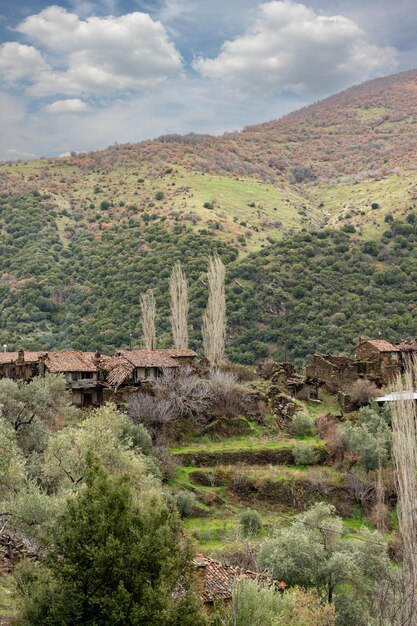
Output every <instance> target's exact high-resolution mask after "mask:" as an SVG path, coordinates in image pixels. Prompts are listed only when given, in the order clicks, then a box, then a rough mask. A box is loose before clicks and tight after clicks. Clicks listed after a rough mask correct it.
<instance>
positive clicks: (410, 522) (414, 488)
mask: <svg viewBox="0 0 417 626" xmlns="http://www.w3.org/2000/svg"><path fill="white" fill-rule="evenodd" d="M416 374H417V361H416V360H415V359H413V360H411V359H410V361H409V362H408V364H407V366H406V369H405V373H404V375H403V376H398V377H397V378H396V380H395V383H394V392H396V393H397V399H396V400H395V402H393V403H392V440H393V457H394V466H395V470H396V481H397V492H398V521H399V527H400V532H401V537H402V541H403V547H404V552H403V553H404V566H405V569H406V573H407V579H408V585H409V594H408V596H407V600H408V614H409V620H408V621H406V622H405V623H406V624H410V625H412V626H415V625H416V624H417V602H416V593H415V589H416V584H417V424H416V419H417V410H416V403H415V401H414V400H413V399H412V394H411V393H410V392H412V391H413V390H414V385H415V380H416Z"/></svg>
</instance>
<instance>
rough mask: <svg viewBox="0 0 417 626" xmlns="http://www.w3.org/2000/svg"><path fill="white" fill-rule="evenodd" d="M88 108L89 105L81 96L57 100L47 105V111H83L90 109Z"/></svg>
mask: <svg viewBox="0 0 417 626" xmlns="http://www.w3.org/2000/svg"><path fill="white" fill-rule="evenodd" d="M88 109H89V107H88V105H87V104H86V103H85V102H83V100H80V99H79V98H72V99H70V100H57V101H56V102H52V103H51V104H48V105H47V106H46V107H45V111H48V112H49V113H82V112H84V111H88Z"/></svg>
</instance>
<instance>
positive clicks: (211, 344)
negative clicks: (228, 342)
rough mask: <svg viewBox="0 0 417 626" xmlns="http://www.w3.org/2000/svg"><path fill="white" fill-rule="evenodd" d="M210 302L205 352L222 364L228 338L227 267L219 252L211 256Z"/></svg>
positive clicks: (217, 363)
mask: <svg viewBox="0 0 417 626" xmlns="http://www.w3.org/2000/svg"><path fill="white" fill-rule="evenodd" d="M207 278H208V290H209V295H208V302H207V307H206V310H205V313H204V316H203V329H202V333H203V346H204V354H205V356H206V358H207V359H208V360H209V361H210V363H211V364H212V365H214V366H218V365H220V364H221V361H222V359H223V355H224V349H225V338H226V299H225V294H224V279H225V267H224V265H223V263H222V260H221V258H220V257H219V255H218V254H214V255H213V256H211V257H210V258H209V264H208V272H207Z"/></svg>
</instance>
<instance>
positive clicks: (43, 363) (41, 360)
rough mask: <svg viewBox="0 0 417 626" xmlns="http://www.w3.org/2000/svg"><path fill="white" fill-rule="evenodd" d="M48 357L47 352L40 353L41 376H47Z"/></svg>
mask: <svg viewBox="0 0 417 626" xmlns="http://www.w3.org/2000/svg"><path fill="white" fill-rule="evenodd" d="M47 357H48V353H47V352H45V353H44V354H40V355H39V376H45V372H46V367H45V361H46V359H47Z"/></svg>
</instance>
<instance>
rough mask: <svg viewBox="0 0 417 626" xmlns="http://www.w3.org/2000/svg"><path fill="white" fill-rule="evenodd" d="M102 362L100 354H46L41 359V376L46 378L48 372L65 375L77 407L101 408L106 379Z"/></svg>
mask: <svg viewBox="0 0 417 626" xmlns="http://www.w3.org/2000/svg"><path fill="white" fill-rule="evenodd" d="M100 361H101V354H100V353H99V352H81V351H80V350H65V351H62V352H46V353H45V354H42V355H40V357H39V375H40V376H44V375H45V374H46V373H47V372H49V373H50V374H63V375H64V376H65V379H66V381H67V386H68V388H69V389H71V391H72V398H73V403H74V404H75V405H76V406H79V407H91V406H100V405H101V404H102V403H103V387H102V382H103V378H104V376H103V372H102V370H101V368H100Z"/></svg>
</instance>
